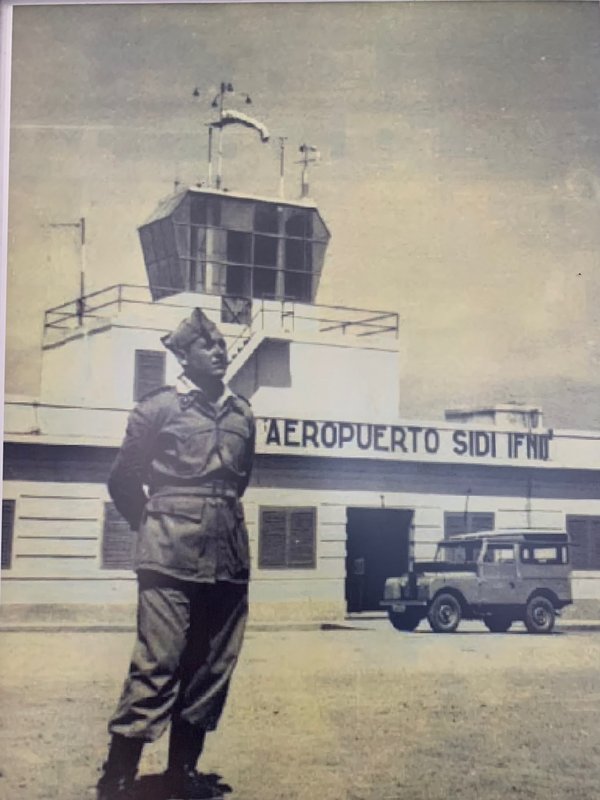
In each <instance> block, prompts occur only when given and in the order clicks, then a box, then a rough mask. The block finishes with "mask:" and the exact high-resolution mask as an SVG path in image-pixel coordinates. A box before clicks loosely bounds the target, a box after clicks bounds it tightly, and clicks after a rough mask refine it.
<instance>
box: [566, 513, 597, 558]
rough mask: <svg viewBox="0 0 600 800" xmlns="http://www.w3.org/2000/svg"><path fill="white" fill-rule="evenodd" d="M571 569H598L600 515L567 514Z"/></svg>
mask: <svg viewBox="0 0 600 800" xmlns="http://www.w3.org/2000/svg"><path fill="white" fill-rule="evenodd" d="M567 533H568V534H569V536H570V537H571V545H572V547H571V564H572V566H573V569H594V570H600V517H592V516H575V515H573V516H571V515H567Z"/></svg>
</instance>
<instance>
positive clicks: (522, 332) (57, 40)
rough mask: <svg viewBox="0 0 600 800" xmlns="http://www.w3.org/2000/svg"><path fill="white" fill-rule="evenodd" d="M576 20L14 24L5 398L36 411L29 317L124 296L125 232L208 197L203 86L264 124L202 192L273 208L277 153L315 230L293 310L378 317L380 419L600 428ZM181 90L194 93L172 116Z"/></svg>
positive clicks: (266, 16)
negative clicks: (304, 168)
mask: <svg viewBox="0 0 600 800" xmlns="http://www.w3.org/2000/svg"><path fill="white" fill-rule="evenodd" d="M599 15H600V11H599V9H598V5H597V3H593V2H582V3H578V2H543V1H539V0H538V2H514V3H510V2H506V3H505V2H458V3H454V2H444V3H433V2H417V3H334V4H319V3H316V4H312V3H311V4H277V3H275V4H266V5H253V4H244V5H237V6H234V5H204V4H189V5H118V6H115V5H105V6H101V5H96V6H91V5H88V6H68V7H67V6H17V7H15V8H14V34H13V45H12V47H13V50H12V54H13V55H12V70H13V72H12V100H11V102H12V106H11V130H10V136H11V139H10V174H9V241H8V294H7V336H6V343H7V345H6V346H7V350H6V392H7V393H16V394H26V395H35V394H37V393H38V391H39V379H40V363H41V362H40V343H41V336H42V330H43V314H44V310H45V309H47V308H50V307H52V306H54V305H58V304H59V303H62V302H64V301H66V300H70V299H73V298H74V297H75V296H76V294H77V291H78V280H79V274H78V270H79V267H78V258H79V253H78V245H77V231H76V230H75V229H74V228H55V227H51V225H52V224H55V223H62V222H70V221H75V220H77V219H79V218H80V217H82V216H85V218H86V224H87V248H86V251H87V262H88V270H87V275H88V278H87V288H88V290H89V291H93V290H96V289H101V288H103V287H104V286H108V285H110V284H112V283H131V284H145V283H146V275H145V270H144V265H143V260H142V254H141V248H140V246H139V241H138V238H137V227H138V226H139V225H140V224H142V223H143V222H144V220H145V219H146V218H147V217H148V216H150V214H151V213H152V212H153V210H154V209H155V207H156V205H157V204H158V202H159V201H160V200H161V199H162V198H164V197H165V196H166V195H168V194H170V192H171V191H172V190H173V186H174V181H180V182H182V183H184V184H193V183H196V182H198V181H204V180H205V179H206V127H205V125H206V123H207V122H208V121H209V120H210V119H211V118H212V117H211V108H210V102H211V100H212V99H213V97H214V95H215V93H216V91H217V90H218V87H219V85H220V83H221V81H226V82H231V83H233V85H234V87H235V88H236V90H238V91H240V92H247V93H249V94H250V95H251V96H252V99H253V103H252V106H243V107H242V110H244V111H245V112H247V113H251V114H252V115H253V116H254V117H256V118H257V119H259V120H260V121H261V122H263V123H264V124H266V125H267V127H268V128H269V130H270V132H271V135H272V138H271V141H270V143H269V144H267V145H263V144H261V143H260V141H259V139H258V137H257V136H256V134H255V133H254V132H253V131H250V130H247V129H243V128H239V129H238V128H230V129H228V130H227V132H226V134H225V164H224V184H225V186H226V187H228V188H229V189H230V190H231V191H236V190H239V191H246V192H252V193H257V194H268V195H274V194H275V193H276V191H277V187H278V169H279V161H278V142H277V137H278V136H286V137H287V144H286V148H287V149H286V161H287V169H286V194H287V197H288V198H290V199H293V198H295V197H298V194H299V186H300V168H299V166H298V165H297V164H295V163H294V162H295V161H296V160H297V157H298V149H297V148H298V146H299V145H300V144H301V143H303V142H306V143H309V144H311V145H314V146H316V147H318V148H319V151H320V153H321V160H320V162H319V164H318V165H317V166H315V167H314V168H313V169H312V171H311V174H310V189H311V196H312V197H313V198H314V200H315V201H316V203H317V204H318V206H319V209H320V211H321V213H322V215H323V217H324V219H325V220H326V222H327V224H328V227H329V229H330V231H331V234H332V239H331V243H330V246H329V250H328V254H327V258H326V262H325V267H324V271H323V276H322V279H321V284H320V288H319V294H318V297H317V302H321V303H333V304H341V305H349V306H361V307H367V308H373V309H381V310H390V311H397V312H398V313H399V314H400V339H401V348H402V365H403V366H402V376H401V385H400V413H401V416H403V417H405V418H412V419H414V418H417V419H418V418H421V419H436V418H441V417H442V416H443V413H444V410H445V409H447V408H454V407H457V406H464V405H469V406H471V405H478V404H489V403H505V402H507V401H517V402H525V403H533V404H536V405H539V406H541V407H542V409H543V410H544V412H545V421H546V423H547V424H548V425H551V426H555V427H562V428H598V427H600V404H599V403H598V401H597V400H598V396H599V392H600V376H599V366H600V334H599V333H598V330H599V329H598V324H599V322H600V264H599V253H600V248H599V245H600V225H599V224H598V223H599V215H598V212H599V200H600V178H599V174H598V165H599V158H600V103H599V100H600V16H599ZM195 87H198V89H199V96H198V97H194V96H193V94H192V93H193V89H194V88H195Z"/></svg>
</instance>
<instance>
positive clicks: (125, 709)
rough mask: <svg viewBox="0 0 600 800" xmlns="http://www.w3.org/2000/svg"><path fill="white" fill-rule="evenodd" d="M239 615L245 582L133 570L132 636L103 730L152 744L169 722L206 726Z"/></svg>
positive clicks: (225, 681)
mask: <svg viewBox="0 0 600 800" xmlns="http://www.w3.org/2000/svg"><path fill="white" fill-rule="evenodd" d="M247 616H248V585H247V583H234V582H230V581H217V582H216V583H214V584H213V583H194V582H192V581H184V580H178V579H176V578H171V577H169V576H167V575H163V574H160V573H157V572H150V571H148V572H140V573H139V574H138V617H137V641H136V644H135V647H134V650H133V656H132V659H131V665H130V668H129V674H128V676H127V679H126V681H125V685H124V687H123V692H122V694H121V698H120V700H119V704H118V707H117V710H116V712H115V713H114V715H113V717H112V718H111V720H110V722H109V726H108V729H109V732H110V733H111V734H119V735H121V736H126V737H129V738H136V739H141V740H143V741H145V742H153V741H155V740H156V739H158V737H159V736H160V735H161V734H162V733H163V732H164V730H165V728H166V727H167V725H168V724H169V721H177V720H183V721H184V722H186V723H188V724H189V725H193V726H195V727H197V728H199V729H203V730H214V729H215V728H216V726H217V723H218V721H219V717H220V716H221V713H222V711H223V707H224V704H225V700H226V698H227V691H228V689H229V682H230V680H231V676H232V673H233V670H234V668H235V665H236V663H237V660H238V656H239V653H240V649H241V646H242V640H243V637H244V629H245V626H246V620H247Z"/></svg>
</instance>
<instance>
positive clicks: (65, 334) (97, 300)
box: [44, 283, 399, 344]
mask: <svg viewBox="0 0 600 800" xmlns="http://www.w3.org/2000/svg"><path fill="white" fill-rule="evenodd" d="M184 296H185V298H186V299H185V301H184V300H183V299H181V300H180V299H179V297H180V296H179V295H171V296H170V297H168V298H164V299H163V300H160V301H153V300H152V298H151V296H150V291H149V289H148V287H147V286H141V285H135V284H125V283H120V284H114V285H112V286H108V287H106V288H105V289H101V290H99V291H96V292H92V293H90V294H88V295H86V296H85V297H83V298H76V299H74V300H70V301H68V302H66V303H62V304H61V305H58V306H54V307H53V308H50V309H48V310H47V311H46V312H45V314H44V343H45V344H53V343H57V342H60V341H64V340H66V339H68V338H70V337H72V336H76V335H78V334H81V333H89V332H93V331H97V330H99V329H101V328H104V327H106V326H107V325H109V324H110V323H111V321H113V320H115V318H117V317H119V316H121V315H123V316H125V315H127V312H133V310H134V309H136V308H137V309H152V327H153V328H154V327H156V329H162V328H163V327H164V329H165V330H169V329H170V326H172V318H173V310H174V309H181V310H182V314H181V316H182V317H183V316H184V313H183V312H189V310H190V308H193V307H194V306H195V305H199V306H200V307H202V308H203V309H204V310H205V311H207V312H208V313H209V315H212V316H214V314H215V312H216V313H220V311H221V308H222V305H223V304H222V302H221V303H219V300H220V299H221V298H219V296H218V295H210V296H209V295H206V296H203V295H193V294H192V293H185V295H184ZM225 296H226V297H227V298H231V297H232V296H231V295H225ZM209 297H210V301H209V300H208V298H209ZM196 298H197V300H196ZM239 299H244V300H246V301H249V302H250V304H251V311H250V315H249V318H247V319H246V320H245V322H244V323H239V324H238V323H236V324H235V326H234V327H237V328H239V327H240V326H241V325H243V327H242V328H241V330H240V332H239V335H238V336H237V338H238V339H243V338H247V337H248V335H249V334H251V333H253V332H255V331H257V330H264V331H274V332H275V331H284V332H287V333H289V334H293V333H297V334H300V333H311V332H312V333H315V334H337V335H341V336H356V337H369V336H377V337H381V336H385V337H395V338H397V337H398V329H399V315H398V313H397V312H394V311H381V310H374V309H367V308H358V307H354V306H339V305H326V304H319V303H307V302H303V301H299V300H294V299H281V298H276V297H273V296H264V297H261V298H239ZM167 310H168V311H167ZM167 315H168V320H167ZM148 316H149V315H148ZM161 321H163V322H164V323H165V325H164V326H163V325H161ZM217 322H218V320H217ZM146 324H147V323H146ZM220 324H222V325H225V326H229V327H231V326H232V325H233V323H231V322H227V321H226V320H223V319H221V322H220ZM227 338H229V339H231V338H233V339H234V341H235V339H236V331H235V330H233V331H228V337H227Z"/></svg>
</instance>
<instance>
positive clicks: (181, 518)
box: [108, 379, 255, 582]
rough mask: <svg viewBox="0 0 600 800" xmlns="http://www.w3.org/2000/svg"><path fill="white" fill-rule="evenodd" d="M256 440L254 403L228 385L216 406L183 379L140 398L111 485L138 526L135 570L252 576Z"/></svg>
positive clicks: (197, 577) (190, 576) (207, 577)
mask: <svg viewBox="0 0 600 800" xmlns="http://www.w3.org/2000/svg"><path fill="white" fill-rule="evenodd" d="M254 441H255V425H254V417H253V415H252V410H251V408H250V405H249V403H248V402H247V401H246V400H244V399H243V398H241V397H239V396H238V395H235V394H234V393H233V392H231V391H229V390H226V391H225V392H224V393H223V395H222V396H221V397H220V398H219V400H218V401H217V402H216V403H212V402H210V401H209V400H208V398H207V397H206V395H205V394H204V392H203V391H202V390H201V389H199V388H197V387H196V386H195V385H194V384H192V383H190V382H189V381H187V380H186V379H180V380H179V381H178V384H177V386H175V387H164V388H163V389H159V390H158V391H156V392H153V393H152V394H150V395H147V396H146V397H145V398H144V399H142V401H141V402H140V403H138V405H137V406H136V407H135V408H134V409H133V411H132V412H131V414H130V416H129V420H128V424H127V430H126V434H125V439H124V440H123V444H122V446H121V449H120V451H119V454H118V456H117V458H116V461H115V463H114V465H113V468H112V470H111V473H110V477H109V482H108V486H109V491H110V494H111V497H112V499H113V501H114V503H115V506H116V507H117V509H118V510H119V512H120V513H121V514H122V515H123V516H124V517H125V519H126V520H127V521H128V522H129V524H130V526H131V527H132V528H133V529H134V530H136V531H138V534H137V545H136V556H135V566H136V569H138V570H154V571H158V572H163V573H166V574H168V575H172V576H173V577H177V578H182V579H187V580H194V581H202V582H214V581H218V580H232V581H236V582H237V581H246V580H247V579H248V575H249V555H248V534H247V530H246V526H245V523H244V515H243V510H242V506H241V503H240V502H239V498H240V497H241V496H242V495H243V493H244V491H245V489H246V486H247V485H248V481H249V478H250V470H251V467H252V459H253V456H254ZM145 487H147V491H146V488H145Z"/></svg>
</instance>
